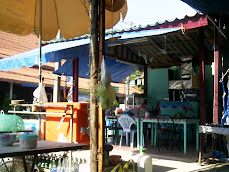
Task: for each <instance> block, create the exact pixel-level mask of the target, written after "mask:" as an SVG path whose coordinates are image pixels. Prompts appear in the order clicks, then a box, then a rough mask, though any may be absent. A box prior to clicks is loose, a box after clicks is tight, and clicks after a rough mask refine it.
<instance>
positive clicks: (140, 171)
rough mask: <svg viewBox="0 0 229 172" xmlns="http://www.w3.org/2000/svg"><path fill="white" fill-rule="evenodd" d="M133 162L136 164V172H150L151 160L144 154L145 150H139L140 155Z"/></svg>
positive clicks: (151, 167) (151, 168)
mask: <svg viewBox="0 0 229 172" xmlns="http://www.w3.org/2000/svg"><path fill="white" fill-rule="evenodd" d="M133 160H134V161H135V162H137V172H152V170H153V166H152V158H151V157H150V156H149V155H146V154H145V149H140V153H139V154H138V155H135V156H134V157H133Z"/></svg>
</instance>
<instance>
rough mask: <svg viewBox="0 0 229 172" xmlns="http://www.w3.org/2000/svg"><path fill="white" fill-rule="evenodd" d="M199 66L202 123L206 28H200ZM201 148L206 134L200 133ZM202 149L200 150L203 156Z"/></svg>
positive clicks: (201, 115)
mask: <svg viewBox="0 0 229 172" xmlns="http://www.w3.org/2000/svg"><path fill="white" fill-rule="evenodd" d="M199 56H200V57H199V67H200V125H203V124H204V123H205V108H206V106H205V76H204V74H205V70H204V69H205V66H204V30H203V28H200V29H199ZM200 140H201V142H200V148H201V149H204V147H205V144H204V134H200ZM201 154H202V150H200V151H199V157H201Z"/></svg>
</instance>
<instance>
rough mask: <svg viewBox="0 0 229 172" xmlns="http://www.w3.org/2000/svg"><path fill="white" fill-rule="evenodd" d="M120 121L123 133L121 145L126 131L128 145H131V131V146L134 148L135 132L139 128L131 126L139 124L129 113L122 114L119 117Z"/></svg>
mask: <svg viewBox="0 0 229 172" xmlns="http://www.w3.org/2000/svg"><path fill="white" fill-rule="evenodd" d="M118 123H119V124H120V125H121V127H122V135H121V138H120V145H119V146H122V137H123V133H125V135H126V145H127V146H128V145H129V133H130V134H131V135H130V147H131V148H133V146H134V134H135V133H136V132H137V130H136V129H131V126H132V125H133V124H134V125H137V123H136V122H135V121H134V119H133V118H131V117H129V116H127V115H121V116H120V117H119V118H118Z"/></svg>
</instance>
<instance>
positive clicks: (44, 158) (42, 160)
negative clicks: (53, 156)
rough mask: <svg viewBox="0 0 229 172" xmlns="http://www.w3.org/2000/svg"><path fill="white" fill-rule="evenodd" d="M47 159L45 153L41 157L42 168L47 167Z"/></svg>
mask: <svg viewBox="0 0 229 172" xmlns="http://www.w3.org/2000/svg"><path fill="white" fill-rule="evenodd" d="M45 160H46V157H45V155H42V158H41V168H45Z"/></svg>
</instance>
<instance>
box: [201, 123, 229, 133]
mask: <svg viewBox="0 0 229 172" xmlns="http://www.w3.org/2000/svg"><path fill="white" fill-rule="evenodd" d="M199 133H212V134H213V133H214V134H221V135H229V128H225V127H212V126H207V125H200V126H199Z"/></svg>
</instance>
